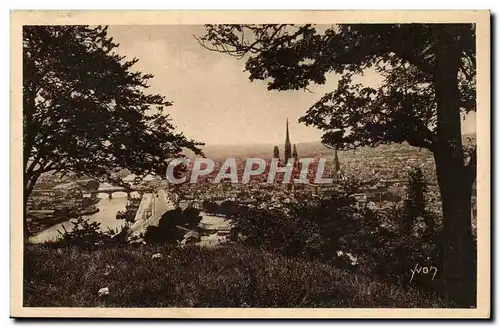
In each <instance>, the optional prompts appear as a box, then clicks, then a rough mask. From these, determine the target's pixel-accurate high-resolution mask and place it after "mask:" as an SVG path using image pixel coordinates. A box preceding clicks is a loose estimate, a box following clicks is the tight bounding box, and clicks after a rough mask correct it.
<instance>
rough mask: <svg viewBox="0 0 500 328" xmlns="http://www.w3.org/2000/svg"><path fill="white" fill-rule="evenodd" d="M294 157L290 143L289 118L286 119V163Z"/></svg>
mask: <svg viewBox="0 0 500 328" xmlns="http://www.w3.org/2000/svg"><path fill="white" fill-rule="evenodd" d="M290 158H292V144H291V143H290V133H289V131H288V118H287V119H286V136H285V164H286V163H288V159H290Z"/></svg>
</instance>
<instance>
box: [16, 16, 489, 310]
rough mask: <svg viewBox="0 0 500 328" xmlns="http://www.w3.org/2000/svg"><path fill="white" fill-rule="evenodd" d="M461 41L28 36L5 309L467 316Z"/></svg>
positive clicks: (367, 35) (264, 35)
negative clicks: (458, 312) (16, 292)
mask: <svg viewBox="0 0 500 328" xmlns="http://www.w3.org/2000/svg"><path fill="white" fill-rule="evenodd" d="M476 31H477V30H476V24H474V22H471V23H453V24H431V23H397V24H396V23H393V24H387V23H385V24H377V23H373V24H369V23H362V24H359V23H358V24H344V23H335V21H332V23H331V24H263V25H253V24H231V25H212V24H199V25H113V24H110V25H48V24H47V25H24V26H23V27H22V56H23V57H22V119H23V122H22V127H23V130H22V145H23V170H24V176H23V188H24V190H23V195H24V197H23V207H24V208H23V218H22V220H23V221H22V222H23V225H22V231H21V230H19V231H16V232H15V233H16V234H17V233H18V234H19V236H20V235H21V234H22V236H23V237H22V238H23V245H24V246H23V260H22V268H23V269H22V304H23V305H22V306H23V307H27V308H28V307H29V308H47V307H49V308H50V307H56V308H74V307H77V308H102V307H105V308H171V307H175V308H441V309H443V308H444V309H450V308H453V309H455V308H461V309H471V308H473V309H474V308H476V307H477V302H478V300H477V297H476V295H477V276H478V274H477V270H478V269H477V256H478V255H477V254H478V253H477V240H478V229H477V222H478V220H481V219H486V220H488V219H489V218H478V217H477V208H478V206H477V193H476V188H477V187H476V168H477V166H476V162H477V156H476V144H477V142H476V112H477V111H479V110H482V111H488V110H489V108H481V109H478V108H476V104H477V102H476V76H477V72H476V67H477V66H476V65H477V63H476ZM16 220H18V221H19V222H20V220H21V218H16Z"/></svg>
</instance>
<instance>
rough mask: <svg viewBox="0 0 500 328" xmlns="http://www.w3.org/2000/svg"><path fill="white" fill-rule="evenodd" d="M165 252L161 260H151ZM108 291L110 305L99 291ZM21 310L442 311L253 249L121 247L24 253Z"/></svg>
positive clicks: (430, 302)
mask: <svg viewBox="0 0 500 328" xmlns="http://www.w3.org/2000/svg"><path fill="white" fill-rule="evenodd" d="M157 252H160V253H161V254H163V257H162V258H161V259H152V258H151V255H152V254H154V253H157ZM103 287H108V288H109V295H108V296H106V297H105V298H100V297H99V296H98V290H99V289H100V288H103ZM24 306H30V307H31V306H35V307H45V306H51V307H58V306H64V307H102V306H106V307H444V306H445V304H444V303H443V302H442V301H440V300H439V299H437V298H436V297H431V296H429V295H426V294H423V293H422V292H419V291H417V290H413V289H407V290H404V289H402V288H401V287H399V286H395V285H390V284H388V283H386V282H384V281H377V280H373V279H371V278H368V277H363V276H360V275H356V274H354V273H351V272H349V271H345V270H341V269H338V268H335V267H332V266H329V265H325V264H321V263H318V262H310V261H307V260H296V259H288V258H283V257H280V256H277V255H273V254H268V253H264V252H262V251H259V250H254V249H244V248H239V247H231V248H213V249H209V248H199V247H194V246H193V247H184V248H175V249H170V250H169V249H165V248H161V247H154V246H147V245H146V246H123V247H114V248H103V249H97V250H82V249H77V248H55V247H51V246H47V245H45V246H43V245H29V246H27V247H26V248H25V274H24Z"/></svg>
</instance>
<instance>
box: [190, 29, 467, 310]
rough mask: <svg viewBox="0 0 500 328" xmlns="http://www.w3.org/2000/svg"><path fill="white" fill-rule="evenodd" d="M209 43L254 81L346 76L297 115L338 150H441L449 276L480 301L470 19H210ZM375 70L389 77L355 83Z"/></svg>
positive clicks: (454, 287) (459, 296) (291, 82)
mask: <svg viewBox="0 0 500 328" xmlns="http://www.w3.org/2000/svg"><path fill="white" fill-rule="evenodd" d="M198 41H199V42H200V43H201V44H202V45H203V46H205V47H206V48H208V49H210V50H213V51H219V52H223V53H227V54H230V55H233V56H236V57H239V58H246V66H245V67H246V71H248V72H249V74H250V80H255V79H260V80H267V81H268V89H270V90H271V89H274V90H298V89H307V87H308V86H309V85H310V84H311V83H316V84H323V83H325V82H326V79H327V74H328V73H336V74H338V75H340V80H339V83H338V87H337V88H336V89H335V90H333V91H332V92H330V93H328V94H326V95H325V96H323V97H322V98H321V99H320V100H319V101H318V102H317V103H316V104H315V105H313V106H312V107H311V108H310V109H309V110H308V111H307V113H306V115H305V116H304V117H302V118H301V119H300V121H302V122H304V123H306V124H308V125H313V126H316V127H318V128H319V129H321V130H323V131H324V134H323V142H324V144H326V145H329V146H331V147H332V148H334V147H338V148H339V149H354V148H357V147H361V146H377V145H379V144H382V143H392V142H398V143H399V142H404V141H406V142H408V143H409V144H410V145H413V146H416V147H423V148H427V149H429V150H430V151H432V153H433V154H434V159H435V163H436V172H437V180H438V184H439V187H440V192H441V201H442V205H443V225H444V233H443V234H444V235H443V238H442V241H443V245H442V252H443V259H444V260H443V268H442V272H443V276H444V279H445V283H446V285H447V286H446V287H447V288H446V289H447V292H448V296H449V297H450V298H451V299H452V300H454V301H455V302H456V303H457V305H458V306H464V307H468V306H470V305H472V304H474V303H475V289H474V285H475V283H474V282H475V268H476V265H475V260H474V248H473V242H472V233H471V217H470V207H471V190H472V184H473V182H474V180H475V178H476V155H475V150H474V151H472V152H468V153H464V149H463V146H462V139H461V124H460V121H461V115H462V114H464V113H467V112H469V111H475V110H476V107H475V106H476V102H475V97H476V91H475V75H476V62H475V61H476V55H475V52H476V49H475V26H474V25H473V24H345V25H334V26H331V27H330V28H328V29H326V31H324V32H322V33H319V32H318V31H317V29H316V27H315V26H313V25H302V26H297V25H286V24H280V25H207V26H206V35H204V36H202V37H201V38H199V39H198ZM367 69H373V70H376V71H377V72H379V73H380V75H381V76H382V78H383V82H382V85H380V86H379V87H377V88H374V87H373V86H367V85H362V84H360V83H355V82H354V78H355V77H356V76H357V75H361V74H363V72H365V71H366V70H367Z"/></svg>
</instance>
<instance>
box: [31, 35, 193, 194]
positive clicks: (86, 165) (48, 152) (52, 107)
mask: <svg viewBox="0 0 500 328" xmlns="http://www.w3.org/2000/svg"><path fill="white" fill-rule="evenodd" d="M118 46H119V45H118V44H117V43H115V42H114V41H113V38H111V37H109V36H108V33H107V27H101V26H98V27H95V28H92V27H88V26H25V27H24V29H23V132H24V139H23V141H24V173H25V190H26V191H27V194H28V195H29V193H30V191H31V189H32V188H33V185H34V184H35V182H36V180H37V179H38V177H39V176H40V175H41V174H42V173H45V172H51V171H53V172H63V173H64V172H69V171H73V172H77V173H80V174H85V175H88V176H90V177H93V178H96V179H99V180H110V179H112V173H113V170H115V171H118V170H120V169H122V168H127V169H129V170H130V171H131V172H132V173H134V174H136V175H138V176H144V175H147V174H164V172H165V168H166V159H167V158H171V157H179V156H182V149H183V148H188V149H191V150H193V151H194V152H195V153H198V154H199V153H200V150H199V149H198V147H197V146H198V145H200V144H199V143H196V142H195V141H193V140H188V139H187V138H186V137H185V136H184V135H183V134H181V133H176V132H174V126H173V125H172V123H171V120H170V119H169V116H168V114H166V113H165V108H166V107H169V106H171V105H172V103H171V102H170V101H168V100H167V99H166V98H165V97H164V96H162V95H158V94H149V93H148V92H147V88H148V82H149V80H150V79H151V78H153V75H151V74H144V73H142V72H139V71H135V70H134V64H135V63H137V61H138V59H137V58H134V59H132V60H127V59H126V58H125V57H124V56H120V55H118V54H117V53H116V49H117V47H118Z"/></svg>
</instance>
